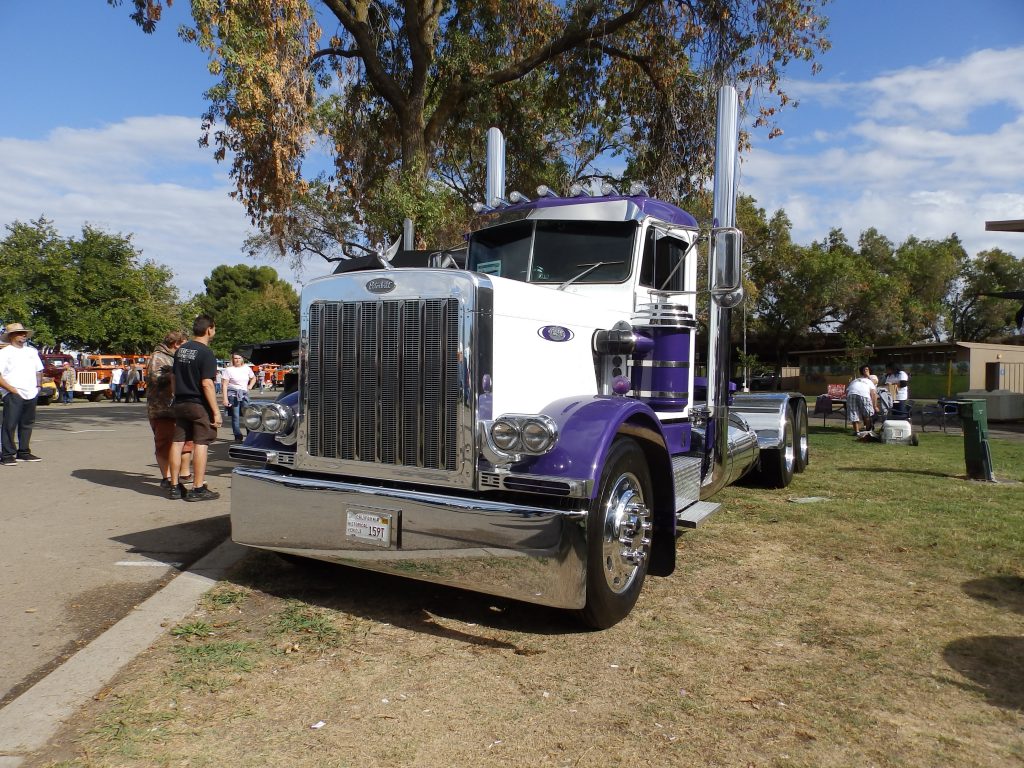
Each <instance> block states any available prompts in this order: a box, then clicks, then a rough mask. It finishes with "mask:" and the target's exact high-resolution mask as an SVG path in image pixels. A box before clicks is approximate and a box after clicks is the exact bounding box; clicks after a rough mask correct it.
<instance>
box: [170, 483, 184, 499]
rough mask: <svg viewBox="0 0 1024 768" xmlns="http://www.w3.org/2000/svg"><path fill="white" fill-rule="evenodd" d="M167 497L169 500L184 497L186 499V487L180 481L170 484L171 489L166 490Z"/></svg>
mask: <svg viewBox="0 0 1024 768" xmlns="http://www.w3.org/2000/svg"><path fill="white" fill-rule="evenodd" d="M167 498H168V499H170V500H171V501H178V500H179V499H185V500H186V501H188V488H186V487H185V486H184V485H183V484H182V483H178V484H177V485H174V486H171V490H169V491H168V492H167Z"/></svg>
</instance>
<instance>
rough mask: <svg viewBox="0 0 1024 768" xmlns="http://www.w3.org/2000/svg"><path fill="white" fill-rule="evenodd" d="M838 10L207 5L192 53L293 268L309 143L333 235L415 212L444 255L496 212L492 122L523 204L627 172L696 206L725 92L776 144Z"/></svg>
mask: <svg viewBox="0 0 1024 768" xmlns="http://www.w3.org/2000/svg"><path fill="white" fill-rule="evenodd" d="M117 1H118V0H108V2H112V3H114V4H117ZM824 2H825V0H759V2H757V3H750V2H748V0H694V1H693V2H687V3H678V2H673V1H672V0H633V1H632V2H622V1H621V0H596V1H592V0H569V1H568V2H562V1H561V0H494V1H493V2H475V1H473V2H465V3H458V4H451V3H445V2H440V1H439V0H410V1H409V2H404V1H403V2H399V1H398V0H378V1H377V2H374V3H367V2H362V0H338V1H336V0H320V1H318V0H276V1H275V2H273V3H270V2H229V0H193V1H192V3H191V11H192V16H193V20H194V22H195V24H194V26H193V27H183V28H182V30H181V36H182V37H183V38H184V39H185V40H187V41H189V42H191V43H194V44H196V45H197V46H199V47H200V48H201V49H202V50H203V51H205V52H206V53H207V54H208V55H209V57H210V65H209V66H210V71H211V73H212V74H213V75H214V76H215V77H217V78H219V80H218V82H217V83H216V85H214V87H213V88H211V89H210V90H209V91H208V92H207V94H206V96H207V98H208V99H209V110H208V111H207V113H206V115H205V119H204V132H205V133H204V136H203V141H204V142H207V143H210V144H212V145H213V147H214V152H215V156H216V157H218V158H220V159H227V158H228V157H229V156H230V159H231V174H232V176H233V178H234V180H235V182H236V189H235V193H234V194H235V196H236V197H237V198H239V199H240V200H241V201H242V203H243V204H244V205H245V206H246V208H247V210H248V211H249V214H250V216H251V217H252V219H253V221H254V222H255V223H256V224H257V225H259V226H260V228H261V229H262V230H263V232H264V234H265V235H266V236H267V237H268V238H269V239H270V240H271V241H272V242H273V243H274V244H275V245H276V246H277V249H278V252H279V253H283V252H284V251H285V250H287V249H293V248H295V246H296V245H299V246H300V247H302V246H303V245H304V244H308V243H312V242H315V241H316V239H317V232H316V230H315V229H314V227H316V222H317V217H315V216H314V217H312V218H311V217H309V216H308V215H307V214H308V213H309V211H310V207H309V202H310V201H309V199H308V198H307V197H306V195H307V192H308V190H309V182H310V181H311V180H310V179H308V178H304V177H303V175H302V162H303V160H304V158H305V156H306V152H307V151H308V147H309V145H310V142H309V137H310V136H311V135H314V136H316V137H317V138H318V139H320V143H319V145H320V146H321V147H323V148H325V149H326V150H327V151H328V152H329V153H332V154H333V158H334V169H333V171H332V173H331V174H330V175H326V176H324V177H323V178H322V179H321V180H320V181H322V183H323V184H325V185H326V187H327V189H328V191H329V193H330V194H331V195H333V196H336V198H337V200H339V201H340V202H339V203H338V204H337V205H335V206H333V208H334V211H335V212H336V213H337V215H338V216H339V218H338V219H337V221H336V224H337V227H331V229H334V228H344V227H345V226H347V225H354V226H357V227H359V228H360V231H361V234H362V237H363V239H364V241H371V242H373V241H379V240H382V239H385V236H386V235H387V234H389V233H393V232H394V231H395V229H396V227H398V226H400V225H401V219H402V217H403V216H405V215H407V216H409V217H410V218H413V219H414V220H415V222H416V226H417V232H418V233H419V235H420V236H421V237H422V238H423V240H424V241H425V242H426V243H429V244H431V245H439V246H440V245H445V244H446V239H447V238H448V237H450V234H449V233H450V232H451V231H453V230H454V231H456V232H459V231H462V230H464V229H466V228H467V226H466V225H467V224H468V221H469V218H470V216H469V212H468V209H467V206H466V203H467V202H469V201H471V200H479V199H481V198H482V197H483V194H482V193H483V184H484V181H483V173H482V166H483V155H484V153H483V151H482V150H483V136H484V132H485V130H486V129H487V127H488V126H490V125H498V126H501V127H503V128H504V129H505V131H506V133H507V135H508V137H509V142H508V156H509V158H510V160H509V166H508V171H509V181H510V186H515V187H519V188H521V189H523V190H524V191H525V190H529V189H530V188H532V187H534V186H535V185H536V184H537V183H540V182H543V183H547V184H551V185H560V186H562V187H563V188H565V186H567V185H568V184H569V183H570V182H573V181H585V180H589V179H595V178H612V176H613V174H611V173H609V171H608V170H607V168H605V167H603V166H604V165H605V164H606V163H607V162H608V158H609V157H613V156H617V157H619V158H621V159H622V160H624V161H625V165H626V173H625V174H624V177H623V178H621V179H619V178H616V179H615V180H616V181H618V182H620V183H622V182H624V181H625V182H628V181H629V180H631V179H643V180H645V181H647V182H648V183H649V184H650V185H651V189H652V190H653V191H654V192H655V193H656V194H659V195H660V196H662V197H664V198H666V199H670V200H672V199H678V198H679V197H680V196H681V195H683V194H686V193H687V192H689V191H692V190H700V189H701V188H702V187H703V186H704V182H705V181H706V179H707V178H708V176H709V175H710V170H711V159H712V147H713V119H714V118H713V116H714V108H713V106H712V105H713V100H714V93H715V91H716V89H717V87H718V85H719V83H721V82H722V81H726V80H727V81H731V82H737V83H743V84H744V86H745V89H744V90H743V92H742V93H741V99H742V100H743V102H744V105H745V107H746V108H747V109H748V110H749V111H750V112H751V113H753V114H755V118H754V124H755V126H757V127H764V128H766V129H767V130H768V131H769V134H770V135H775V134H777V133H779V132H780V131H779V130H778V128H777V127H776V126H775V116H776V114H777V112H778V111H779V110H780V109H783V108H784V107H786V106H787V105H789V104H791V101H790V99H789V97H788V96H787V95H786V93H785V92H784V91H783V90H782V88H781V81H782V76H783V73H784V71H785V69H786V67H787V66H788V65H789V64H790V63H792V62H794V61H811V60H813V58H814V57H815V56H816V55H817V54H818V53H820V52H822V51H825V50H827V49H828V47H829V43H828V40H827V39H826V38H825V36H824V33H825V28H826V26H827V19H826V18H825V17H824V16H823V15H822V14H821V12H820V6H822V5H823V4H824ZM163 5H164V2H162V0H146V2H145V3H144V4H143V5H141V7H140V5H139V4H138V3H137V4H136V6H135V13H134V15H133V18H134V19H135V21H136V23H138V24H139V25H140V26H141V27H142V28H143V29H144V30H146V31H150V30H151V29H152V27H153V25H154V24H155V23H156V22H157V21H158V20H159V17H160V12H161V10H162V8H163ZM321 22H323V23H324V27H325V28H326V29H328V30H329V31H328V32H327V33H326V34H323V32H322V30H321V27H320V23H321ZM743 143H744V145H745V146H746V144H747V142H746V139H744V140H743ZM399 186H401V187H402V189H401V190H399V189H398V187H399ZM438 188H446V189H447V190H448V194H447V195H441V196H440V200H439V199H438V195H437V194H436V192H437V189H438ZM428 193H431V194H428ZM396 198H397V202H398V203H399V205H397V206H395V207H389V203H390V202H392V201H395V200H396ZM324 199H325V200H326V199H327V197H325V198H324ZM456 203H458V204H456ZM456 220H458V221H459V222H460V223H459V225H458V226H456V225H455V221H456ZM292 252H293V253H295V252H294V251H292ZM312 252H315V249H314V250H308V251H300V253H312Z"/></svg>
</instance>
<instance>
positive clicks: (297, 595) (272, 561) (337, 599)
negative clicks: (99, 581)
mask: <svg viewBox="0 0 1024 768" xmlns="http://www.w3.org/2000/svg"><path fill="white" fill-rule="evenodd" d="M230 578H231V580H232V581H233V582H234V583H236V584H239V585H241V586H245V587H248V588H251V589H258V590H260V591H262V592H265V593H267V594H270V595H273V596H274V597H278V598H281V599H284V600H302V601H303V602H306V603H309V604H310V605H315V606H319V607H321V608H327V609H330V610H335V611H342V612H344V613H348V614H352V615H354V616H359V617H361V618H364V619H367V620H370V621H376V622H379V623H382V624H393V625H395V626H398V627H402V628H404V629H408V630H411V631H413V632H420V633H423V634H428V635H433V636H436V637H442V638H446V639H449V640H455V641H458V642H464V643H468V644H471V645H475V646H480V647H485V648H497V649H507V650H511V651H513V652H514V653H516V654H518V655H523V656H528V655H531V653H532V651H531V650H530V649H528V648H523V647H520V646H517V645H515V644H514V643H507V642H504V641H500V640H496V639H494V638H492V637H487V636H482V635H478V634H476V633H474V631H473V626H472V625H479V626H481V627H486V628H488V629H497V630H508V631H514V632H523V633H527V634H535V635H565V634H576V633H581V632H586V631H588V630H587V629H586V628H585V627H584V625H583V624H582V622H581V621H579V620H578V619H576V618H575V616H573V614H572V613H570V612H569V611H560V610H557V609H554V608H547V607H545V606H539V605H531V604H528V603H521V602H519V601H517V600H509V599H505V598H500V597H493V596H491V595H483V594H480V593H477V592H469V591H466V590H462V589H457V588H455V587H447V586H444V585H440V584H432V583H429V582H425V581H418V580H416V579H410V578H403V577H401V576H393V575H391V574H385V573H378V572H375V571H366V570H362V569H359V568H350V567H347V566H344V565H333V564H330V563H324V562H320V561H316V560H308V561H307V560H304V559H303V558H297V557H296V558H289V559H287V560H285V559H282V558H281V557H278V556H275V555H273V554H270V553H266V552H264V553H258V554H256V555H253V556H251V557H248V558H246V559H245V560H244V561H243V562H242V563H241V564H239V566H237V567H236V569H235V571H233V572H232V573H231V574H230ZM435 616H436V617H439V618H443V619H447V620H453V621H458V622H462V623H464V624H466V625H469V626H465V627H461V628H458V629H455V628H452V627H448V626H444V625H442V624H440V623H438V622H437V621H436V620H435V618H434V617H435Z"/></svg>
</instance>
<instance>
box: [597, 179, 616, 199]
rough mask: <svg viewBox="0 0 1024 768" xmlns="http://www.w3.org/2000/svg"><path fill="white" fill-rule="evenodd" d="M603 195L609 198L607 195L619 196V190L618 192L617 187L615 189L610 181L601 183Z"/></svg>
mask: <svg viewBox="0 0 1024 768" xmlns="http://www.w3.org/2000/svg"><path fill="white" fill-rule="evenodd" d="M601 194H602V195H605V196H607V195H617V194H619V190H617V189H616V188H615V187H613V186H612V183H611V182H610V181H602V182H601Z"/></svg>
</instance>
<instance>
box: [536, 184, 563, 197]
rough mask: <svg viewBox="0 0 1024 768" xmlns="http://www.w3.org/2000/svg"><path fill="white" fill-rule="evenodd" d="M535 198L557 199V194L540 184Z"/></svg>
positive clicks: (545, 185)
mask: <svg viewBox="0 0 1024 768" xmlns="http://www.w3.org/2000/svg"><path fill="white" fill-rule="evenodd" d="M537 197H558V193H557V192H555V190H553V189H552V188H551V187H549V186H548V185H547V184H541V185H540V186H539V187H537Z"/></svg>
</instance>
